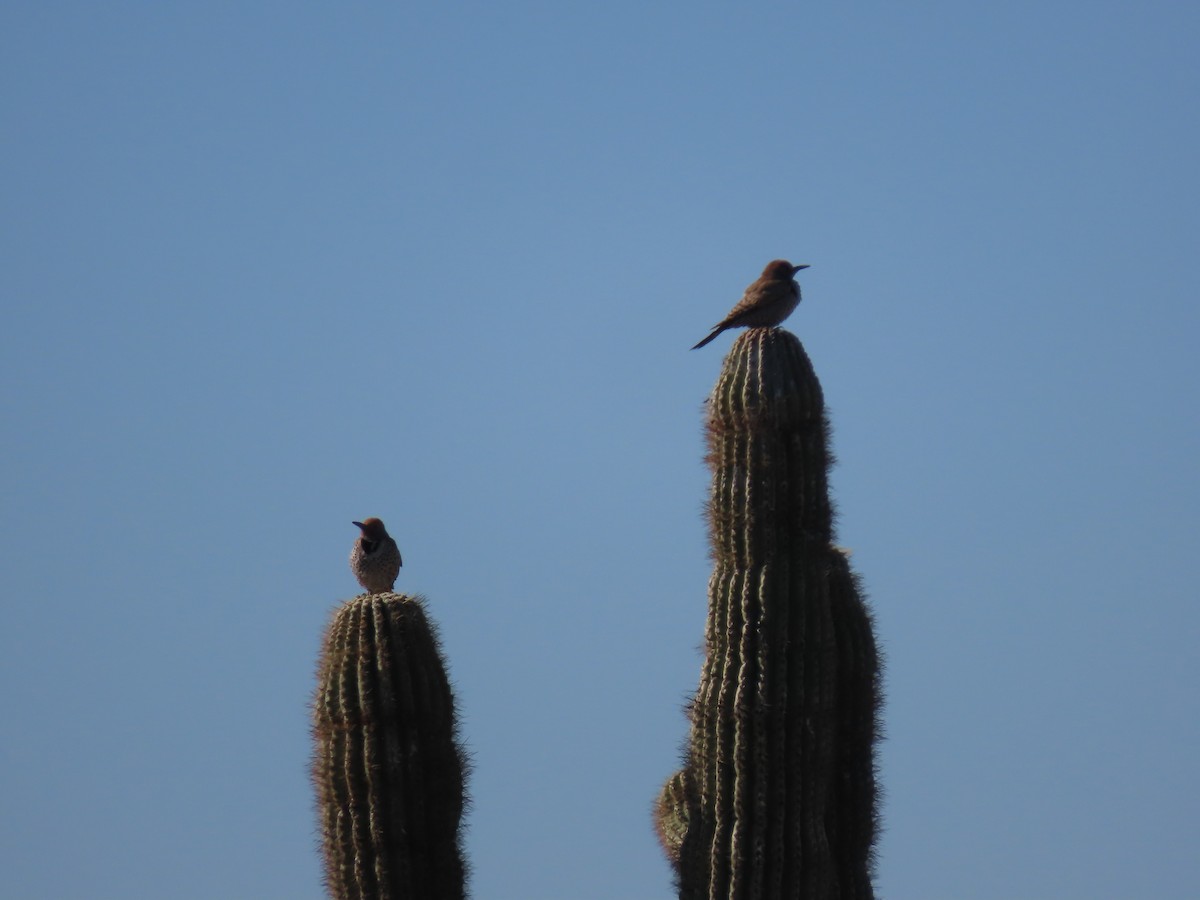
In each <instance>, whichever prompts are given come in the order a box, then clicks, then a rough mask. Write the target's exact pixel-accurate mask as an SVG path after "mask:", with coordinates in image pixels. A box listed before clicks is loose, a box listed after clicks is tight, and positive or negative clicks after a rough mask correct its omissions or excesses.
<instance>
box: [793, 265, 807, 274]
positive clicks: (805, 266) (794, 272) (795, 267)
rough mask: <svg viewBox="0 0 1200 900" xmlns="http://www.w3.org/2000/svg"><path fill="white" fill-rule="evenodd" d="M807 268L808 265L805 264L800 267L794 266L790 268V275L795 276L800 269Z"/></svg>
mask: <svg viewBox="0 0 1200 900" xmlns="http://www.w3.org/2000/svg"><path fill="white" fill-rule="evenodd" d="M808 267H809V266H808V263H805V264H804V265H802V266H794V267H793V268H792V274H793V275H794V274H796V273H797V272H799V271H800V270H801V269H807V268H808Z"/></svg>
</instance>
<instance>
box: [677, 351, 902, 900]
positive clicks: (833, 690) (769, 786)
mask: <svg viewBox="0 0 1200 900" xmlns="http://www.w3.org/2000/svg"><path fill="white" fill-rule="evenodd" d="M707 433H708V450H709V452H708V462H709V465H710V467H711V470H712V493H711V499H710V503H709V525H710V536H711V540H712V554H713V559H714V570H713V574H712V578H711V580H710V582H709V602H708V621H707V625H706V629H705V659H704V665H703V669H702V673H701V678H700V684H699V688H698V689H697V692H696V695H695V697H694V698H693V701H692V703H691V705H690V707H689V719H690V722H691V729H690V737H689V743H688V748H687V751H686V754H685V760H684V768H683V770H682V771H681V772H678V773H676V774H675V775H673V776H672V778H671V780H669V781H668V783H667V786H666V787H665V788H664V789H663V793H662V794H661V795H660V799H659V802H658V804H657V806H656V811H657V819H658V822H657V825H658V830H659V833H660V840H662V841H663V844H664V847H665V848H666V849H667V856H668V859H670V860H671V861H672V862H673V864H674V866H675V869H676V882H677V887H678V890H679V896H680V898H681V900H701V898H703V900H717V898H723V900H782V898H804V900H818V898H820V900H826V898H830V900H832V898H839V900H847V898H853V900H865V898H871V897H872V896H873V894H872V887H871V868H872V852H873V844H874V840H875V833H876V800H877V788H876V775H875V765H874V755H873V754H874V744H875V741H876V737H877V731H878V725H877V719H878V711H879V706H880V693H881V692H880V668H879V667H880V663H879V656H878V653H877V650H876V646H875V639H874V636H873V634H872V623H871V617H870V614H869V611H868V609H867V607H866V604H865V603H864V601H863V599H862V596H861V594H860V591H859V587H858V583H857V580H856V578H855V577H854V575H853V574H852V573H851V571H850V567H849V564H848V562H847V559H846V556H845V554H844V553H843V552H841V551H839V550H837V549H836V548H835V547H834V546H833V543H832V541H833V511H832V505H831V503H830V500H829V490H828V472H829V468H830V465H831V463H832V459H831V456H830V452H829V439H828V424H827V420H826V417H825V409H824V400H823V397H822V392H821V385H820V383H819V382H818V381H817V378H816V375H815V373H814V372H813V369H812V364H811V363H810V362H809V359H808V356H807V354H805V352H804V348H803V347H802V346H801V344H800V342H799V340H797V339H796V337H795V336H794V335H792V334H790V333H788V332H786V331H782V330H779V329H764V328H755V329H750V330H749V331H747V332H745V333H744V334H742V335H741V336H740V337H739V338H738V339H737V340H736V341H735V342H734V344H733V347H732V348H731V350H730V352H729V355H728V356H727V357H726V359H725V363H724V366H723V368H722V371H721V374H720V377H719V379H718V381H717V385H716V387H715V389H714V391H713V394H712V396H711V398H710V400H709V404H708V420H707ZM681 804H682V806H683V807H684V808H682V809H681V808H680V806H681ZM681 831H682V834H681V833H680V832H681ZM664 834H665V835H668V836H669V840H668V839H663V838H662V837H661V836H662V835H664ZM672 850H674V852H672Z"/></svg>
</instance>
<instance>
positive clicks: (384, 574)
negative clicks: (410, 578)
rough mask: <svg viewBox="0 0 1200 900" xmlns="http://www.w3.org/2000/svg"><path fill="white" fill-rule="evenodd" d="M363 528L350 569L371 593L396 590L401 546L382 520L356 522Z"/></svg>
mask: <svg viewBox="0 0 1200 900" xmlns="http://www.w3.org/2000/svg"><path fill="white" fill-rule="evenodd" d="M352 524H354V525H357V526H358V527H359V528H361V529H362V536H361V537H360V538H359V539H358V540H357V541H355V542H354V549H353V550H352V551H351V552H350V571H352V572H353V573H354V577H355V578H357V579H358V583H359V584H361V585H362V586H363V588H365V589H366V591H367V593H369V594H383V593H386V592H388V591H390V590H391V589H392V585H394V584H395V583H396V576H397V575H399V574H400V567H401V566H402V565H404V563H403V562H402V561H401V559H400V548H399V547H397V546H396V542H395V541H394V540H392V536H391V535H390V534H388V533H387V529H386V528H384V527H383V522H381V521H380V520H379V519H375V518H371V519H363V520H362V521H361V522H353V523H352Z"/></svg>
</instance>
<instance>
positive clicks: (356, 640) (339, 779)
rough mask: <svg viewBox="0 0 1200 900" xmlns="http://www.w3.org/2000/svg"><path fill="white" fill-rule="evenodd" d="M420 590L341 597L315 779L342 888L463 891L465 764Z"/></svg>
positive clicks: (438, 894) (418, 898)
mask: <svg viewBox="0 0 1200 900" xmlns="http://www.w3.org/2000/svg"><path fill="white" fill-rule="evenodd" d="M456 732H457V722H456V714H455V709H454V698H453V695H452V693H451V690H450V683H449V681H448V679H447V677H446V670H445V666H444V665H443V664H442V658H441V652H440V648H439V646H438V639H437V634H436V632H435V630H434V628H433V625H432V623H430V621H429V619H428V618H427V617H426V615H425V609H424V606H423V604H422V602H421V600H420V599H419V598H417V597H410V596H405V595H401V594H393V593H383V594H362V595H360V596H358V597H355V598H354V599H352V600H350V601H348V602H347V603H345V604H344V605H342V606H341V607H339V608H338V609H337V610H336V611H335V612H334V615H333V618H332V620H331V621H330V623H329V628H328V630H327V631H326V633H325V640H324V643H323V646H322V650H321V659H320V664H319V670H318V676H317V692H316V697H315V699H314V702H313V736H314V739H315V745H316V749H315V752H314V755H313V768H312V775H313V783H314V785H315V787H316V791H317V804H318V807H319V815H320V819H321V826H322V837H323V843H324V849H325V881H326V886H327V887H328V889H329V892H330V894H331V896H332V897H334V898H335V900H401V898H411V900H462V898H463V897H464V880H465V878H464V864H463V859H462V853H461V847H460V844H459V824H460V821H461V819H462V813H463V805H464V802H465V795H464V780H465V769H466V764H465V762H464V759H463V753H462V750H461V748H460V747H459V745H458V739H457V734H456Z"/></svg>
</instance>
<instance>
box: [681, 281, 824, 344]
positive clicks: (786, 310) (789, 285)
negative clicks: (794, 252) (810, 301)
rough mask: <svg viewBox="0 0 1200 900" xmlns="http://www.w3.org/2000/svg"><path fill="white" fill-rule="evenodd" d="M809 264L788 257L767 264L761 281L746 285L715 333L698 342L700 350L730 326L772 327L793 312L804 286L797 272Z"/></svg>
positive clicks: (715, 329)
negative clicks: (797, 282) (797, 281)
mask: <svg viewBox="0 0 1200 900" xmlns="http://www.w3.org/2000/svg"><path fill="white" fill-rule="evenodd" d="M807 268H808V266H807V265H801V266H793V265H792V264H791V263H790V262H788V261H787V260H786V259H776V260H772V261H771V262H769V263H767V267H766V268H765V269H763V273H762V275H760V276H759V277H758V280H757V281H755V282H754V283H753V284H751V285H750V286H749V287H748V288H746V293H745V294H743V295H742V299H741V300H739V301H738V302H737V303H736V304H735V305H734V307H733V309H731V310H730V311H729V315H727V316H726V317H725V318H724V319H722V320H721V321H720V322H718V323H717V324H716V325H714V326H713V330H712V334H710V335H709V336H708V337H706V338H705V339H704V340H702V341H701V342H700V343H698V344H697V345H696V346H695V347H693V348H692V349H693V350H699V349H700V348H701V347H703V346H704V345H705V344H707V343H708V342H709V341H711V340H712V339H713V338H715V337H716V336H717V335H718V334H720V333H721V332H722V331H724V330H725V329H726V328H770V327H771V326H774V325H778V324H779V323H780V322H782V321H783V320H784V319H786V318H787V317H788V316H790V315H791V314H792V311H793V310H794V309H795V308H796V307H797V306H798V305H799V304H800V285H798V284H796V280H795V279H796V273H797V272H799V271H800V270H801V269H807Z"/></svg>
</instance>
